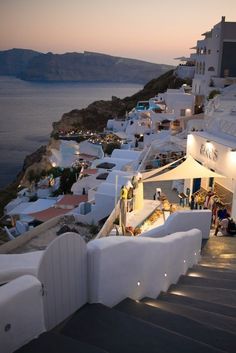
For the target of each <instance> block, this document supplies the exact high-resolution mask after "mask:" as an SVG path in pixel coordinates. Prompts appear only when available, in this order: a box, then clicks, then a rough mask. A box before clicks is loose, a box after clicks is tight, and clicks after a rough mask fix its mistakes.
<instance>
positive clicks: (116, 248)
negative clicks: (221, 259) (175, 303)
mask: <svg viewBox="0 0 236 353" xmlns="http://www.w3.org/2000/svg"><path fill="white" fill-rule="evenodd" d="M201 239H202V234H201V231H200V230H198V229H192V230H190V231H188V232H179V233H175V234H172V235H170V236H166V237H163V238H157V239H152V238H144V237H125V236H120V237H115V236H114V237H108V238H101V239H97V240H94V241H91V242H90V243H88V245H87V247H88V284H89V302H90V303H97V302H99V303H103V304H105V305H109V306H113V305H115V304H117V303H118V302H120V301H121V300H123V299H125V298H127V297H130V298H133V299H141V298H143V297H145V296H149V297H152V298H156V297H157V296H158V294H159V293H160V291H162V290H167V289H168V287H169V285H170V284H171V283H175V282H176V281H177V280H178V278H179V276H180V275H181V274H184V273H185V272H186V270H187V268H188V267H191V266H192V265H193V264H194V263H197V261H198V259H199V256H200V249H201Z"/></svg>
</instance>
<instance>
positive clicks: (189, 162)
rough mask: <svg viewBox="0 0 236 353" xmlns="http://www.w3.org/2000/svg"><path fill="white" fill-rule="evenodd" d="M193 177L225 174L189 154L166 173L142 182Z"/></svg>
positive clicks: (221, 176)
mask: <svg viewBox="0 0 236 353" xmlns="http://www.w3.org/2000/svg"><path fill="white" fill-rule="evenodd" d="M166 167H167V166H166ZM163 169H164V168H163ZM159 171H160V168H159V170H158V169H157V170H156V172H159ZM195 178H225V176H224V175H221V174H218V173H215V172H212V171H211V170H209V169H208V168H206V167H204V166H203V165H201V164H200V163H198V162H197V161H196V160H195V159H194V158H193V157H192V156H190V155H189V156H188V157H187V159H186V160H185V161H184V162H183V163H181V164H180V165H179V166H177V167H176V168H174V169H172V170H169V171H168V172H166V173H162V174H159V175H156V176H154V177H151V178H149V179H145V180H144V182H149V181H164V180H179V179H195Z"/></svg>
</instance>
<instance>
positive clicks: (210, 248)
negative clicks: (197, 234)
mask: <svg viewBox="0 0 236 353" xmlns="http://www.w3.org/2000/svg"><path fill="white" fill-rule="evenodd" d="M201 264H202V265H206V266H211V267H219V268H226V269H231V270H236V237H227V236H224V237H223V236H217V237H216V236H212V237H210V238H209V239H208V240H207V241H205V242H204V243H203V248H202V260H201Z"/></svg>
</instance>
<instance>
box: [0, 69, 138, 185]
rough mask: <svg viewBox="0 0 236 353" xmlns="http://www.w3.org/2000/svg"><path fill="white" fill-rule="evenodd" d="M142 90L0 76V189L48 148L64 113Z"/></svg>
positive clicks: (110, 85) (135, 87) (102, 84)
mask: <svg viewBox="0 0 236 353" xmlns="http://www.w3.org/2000/svg"><path fill="white" fill-rule="evenodd" d="M140 89H142V86H141V85H139V84H126V83H125V84H123V83H39V82H26V81H21V80H19V79H16V78H14V77H9V76H0V188H1V187H4V186H6V185H7V184H9V183H10V182H11V181H12V180H14V179H15V176H16V174H17V173H18V172H19V171H20V169H21V167H22V165H23V160H24V158H25V156H26V155H28V154H30V153H32V152H33V151H35V150H36V149H37V148H38V147H40V146H41V145H43V144H46V143H47V141H48V138H49V136H50V133H51V131H52V122H54V121H58V120H60V118H61V116H62V114H63V113H65V112H69V111H70V110H72V109H81V108H85V107H87V106H88V105H89V104H90V103H92V102H94V101H96V100H101V99H104V100H108V99H111V97H112V96H117V97H119V98H124V97H126V96H130V95H132V94H134V93H135V92H137V91H139V90H140Z"/></svg>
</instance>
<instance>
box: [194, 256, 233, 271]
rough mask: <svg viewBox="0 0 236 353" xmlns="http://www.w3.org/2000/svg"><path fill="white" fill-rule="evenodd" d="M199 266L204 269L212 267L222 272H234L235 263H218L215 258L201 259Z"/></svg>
mask: <svg viewBox="0 0 236 353" xmlns="http://www.w3.org/2000/svg"><path fill="white" fill-rule="evenodd" d="M200 265H202V266H205V267H214V268H218V269H222V270H229V271H234V272H235V271H236V263H235V262H231V260H230V262H229V261H224V262H223V261H219V260H217V259H215V258H203V259H202V260H201V262H200Z"/></svg>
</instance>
